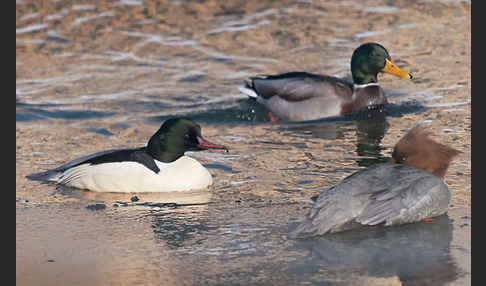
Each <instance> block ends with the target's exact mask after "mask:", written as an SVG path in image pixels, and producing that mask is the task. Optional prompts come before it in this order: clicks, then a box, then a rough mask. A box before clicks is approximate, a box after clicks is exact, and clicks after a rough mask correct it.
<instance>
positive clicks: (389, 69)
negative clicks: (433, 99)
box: [381, 59, 413, 79]
mask: <svg viewBox="0 0 486 286" xmlns="http://www.w3.org/2000/svg"><path fill="white" fill-rule="evenodd" d="M381 71H382V72H386V73H389V74H393V75H396V76H398V77H401V78H408V79H412V78H413V77H412V75H411V74H409V73H408V72H406V71H404V70H402V69H400V68H399V67H398V66H397V65H396V64H394V63H393V62H392V61H390V60H389V59H385V67H384V68H383V69H382V70H381Z"/></svg>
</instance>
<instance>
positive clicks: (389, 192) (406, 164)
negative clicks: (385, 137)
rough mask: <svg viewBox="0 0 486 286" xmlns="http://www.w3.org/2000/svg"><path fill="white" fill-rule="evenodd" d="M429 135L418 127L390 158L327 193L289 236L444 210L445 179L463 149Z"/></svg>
mask: <svg viewBox="0 0 486 286" xmlns="http://www.w3.org/2000/svg"><path fill="white" fill-rule="evenodd" d="M429 135H430V132H429V131H427V130H426V129H425V128H424V127H423V126H421V125H417V126H415V127H413V128H412V129H410V130H409V131H408V133H407V134H405V136H403V137H402V138H401V139H400V140H399V141H398V143H397V144H396V145H395V147H394V149H393V153H392V157H391V158H390V159H389V162H385V163H377V164H374V165H371V166H369V167H367V168H365V169H362V170H359V171H357V172H355V173H353V174H351V175H350V176H348V177H346V178H345V179H343V180H342V181H341V182H339V183H338V184H337V185H335V186H333V187H332V188H330V189H329V190H327V191H324V192H322V193H321V194H320V195H319V196H318V197H317V198H316V199H315V203H314V205H313V206H312V208H311V209H310V210H309V212H308V214H307V215H306V217H305V218H304V220H303V221H302V222H300V224H299V225H298V226H297V227H296V228H295V229H294V230H292V231H291V232H290V233H289V237H290V238H303V237H310V236H317V235H324V234H327V233H335V232H341V231H345V230H351V229H355V228H359V227H364V226H375V225H384V226H393V225H400V224H405V223H413V222H419V221H427V220H430V219H431V218H433V217H436V216H439V215H442V214H445V213H446V212H447V210H448V208H449V204H450V200H451V192H450V190H449V188H448V187H447V185H446V184H445V182H444V180H443V178H444V176H445V174H446V171H447V169H448V167H449V164H450V162H451V160H452V159H453V157H455V156H456V155H458V154H459V153H461V151H459V150H456V149H453V148H451V147H448V146H446V145H443V144H440V143H438V142H435V141H434V140H433V139H431V138H430V137H429Z"/></svg>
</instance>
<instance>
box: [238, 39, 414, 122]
mask: <svg viewBox="0 0 486 286" xmlns="http://www.w3.org/2000/svg"><path fill="white" fill-rule="evenodd" d="M379 72H384V73H390V74H393V75H396V76H398V77H401V78H407V79H412V75H411V74H409V73H408V72H405V71H404V70H402V69H400V68H398V66H397V65H396V64H394V63H393V62H392V60H391V57H390V55H389V54H388V51H387V50H386V49H385V48H384V47H383V46H382V45H380V44H377V43H366V44H362V45H361V46H359V47H358V48H357V49H356V50H354V52H353V55H352V57H351V74H352V76H353V84H351V83H349V82H347V81H346V80H343V79H340V78H337V77H333V76H328V75H318V74H311V73H307V72H289V73H283V74H278V75H268V76H265V77H252V78H250V82H245V85H244V86H240V87H239V89H240V91H241V92H243V93H245V94H247V95H248V96H249V97H250V98H254V99H256V101H257V102H259V103H261V104H263V105H265V106H266V107H267V108H268V110H269V111H270V119H271V121H275V120H277V119H280V120H284V121H307V120H316V119H320V118H325V117H331V116H338V115H343V114H347V113H350V112H354V111H358V110H363V109H367V108H374V107H377V106H383V105H384V104H386V103H387V100H386V96H385V94H384V92H383V89H381V87H380V86H379V85H378V79H377V75H378V73H379Z"/></svg>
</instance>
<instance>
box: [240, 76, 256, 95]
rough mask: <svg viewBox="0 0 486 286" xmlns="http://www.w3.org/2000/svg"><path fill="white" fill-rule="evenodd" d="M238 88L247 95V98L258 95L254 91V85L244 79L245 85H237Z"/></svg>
mask: <svg viewBox="0 0 486 286" xmlns="http://www.w3.org/2000/svg"><path fill="white" fill-rule="evenodd" d="M238 90H239V91H241V92H242V93H244V94H246V95H248V97H249V98H252V99H256V98H257V97H258V94H257V93H256V91H255V89H254V87H253V86H252V85H251V84H250V83H249V82H248V81H246V80H245V85H240V86H238Z"/></svg>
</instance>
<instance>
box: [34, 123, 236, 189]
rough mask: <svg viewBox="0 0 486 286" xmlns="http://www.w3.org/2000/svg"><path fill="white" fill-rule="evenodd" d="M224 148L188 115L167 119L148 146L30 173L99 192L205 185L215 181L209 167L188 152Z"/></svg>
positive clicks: (89, 157) (199, 186) (108, 152)
mask: <svg viewBox="0 0 486 286" xmlns="http://www.w3.org/2000/svg"><path fill="white" fill-rule="evenodd" d="M206 149H225V150H226V151H227V152H228V148H226V147H225V146H223V145H217V144H213V143H211V142H209V141H207V140H206V139H204V138H203V137H202V135H201V127H200V126H199V124H197V123H195V122H194V121H192V120H191V119H189V118H183V117H180V118H172V119H168V120H166V121H165V122H164V123H163V124H162V126H161V127H160V129H159V130H158V131H157V132H156V133H155V134H154V135H153V136H152V137H151V138H150V140H149V142H148V144H147V146H146V147H142V148H137V149H119V150H108V151H102V152H98V153H95V154H91V155H88V156H85V157H81V158H78V159H75V160H73V161H71V162H69V163H66V164H64V165H62V166H60V167H58V168H56V169H53V170H48V171H45V172H42V173H38V174H33V175H29V176H27V177H28V178H30V179H33V180H43V181H51V182H56V183H58V184H61V185H66V186H70V187H75V188H80V189H88V190H91V191H95V192H124V193H127V192H169V191H188V190H193V189H203V188H206V187H208V186H209V185H211V184H212V177H211V174H210V173H209V171H208V170H207V169H206V168H204V167H203V166H202V165H201V164H200V163H199V162H198V161H196V160H195V159H193V158H190V157H187V156H184V152H186V151H200V150H206Z"/></svg>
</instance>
